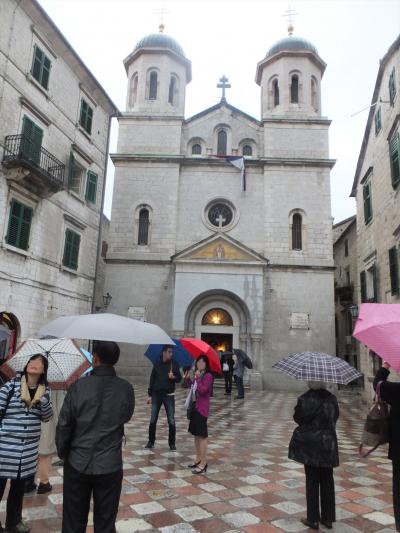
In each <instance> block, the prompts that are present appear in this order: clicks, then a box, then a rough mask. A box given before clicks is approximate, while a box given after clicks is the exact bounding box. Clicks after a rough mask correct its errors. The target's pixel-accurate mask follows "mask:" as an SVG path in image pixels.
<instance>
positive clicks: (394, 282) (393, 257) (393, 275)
mask: <svg viewBox="0 0 400 533" xmlns="http://www.w3.org/2000/svg"><path fill="white" fill-rule="evenodd" d="M389 270H390V288H391V291H392V294H393V295H394V294H399V258H398V253H397V248H396V247H395V246H393V248H390V250H389Z"/></svg>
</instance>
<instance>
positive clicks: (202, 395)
mask: <svg viewBox="0 0 400 533" xmlns="http://www.w3.org/2000/svg"><path fill="white" fill-rule="evenodd" d="M185 379H186V381H187V382H188V384H189V385H191V386H192V390H193V394H194V401H195V406H194V409H193V410H192V415H191V418H190V422H189V429H188V431H189V432H190V433H191V434H192V435H193V436H194V444H195V449H196V460H195V462H194V463H193V464H192V465H189V468H192V472H193V474H204V473H206V472H207V467H208V465H207V447H208V428H207V418H208V413H209V409H210V396H211V393H212V385H213V380H214V378H213V376H212V374H211V373H210V369H209V361H208V357H207V356H206V355H201V356H200V357H198V359H197V360H196V365H195V373H194V379H190V378H189V375H188V373H186V374H185Z"/></svg>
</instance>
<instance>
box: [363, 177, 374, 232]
mask: <svg viewBox="0 0 400 533" xmlns="http://www.w3.org/2000/svg"><path fill="white" fill-rule="evenodd" d="M363 199H364V221H365V223H366V224H368V222H369V221H370V220H371V219H372V199H371V183H370V182H369V183H366V184H365V185H364V187H363Z"/></svg>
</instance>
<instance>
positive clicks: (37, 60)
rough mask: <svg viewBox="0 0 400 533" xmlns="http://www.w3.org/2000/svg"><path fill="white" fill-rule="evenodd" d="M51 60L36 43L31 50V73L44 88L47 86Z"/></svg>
mask: <svg viewBox="0 0 400 533" xmlns="http://www.w3.org/2000/svg"><path fill="white" fill-rule="evenodd" d="M50 68H51V61H50V59H49V58H48V57H47V56H46V54H45V53H44V52H43V50H41V49H40V48H39V47H38V46H37V45H36V44H35V47H34V51H33V61H32V68H31V74H32V76H33V77H34V78H35V80H36V81H38V82H39V83H40V85H41V86H42V87H43V88H44V89H46V90H47V89H48V88H49V77H50Z"/></svg>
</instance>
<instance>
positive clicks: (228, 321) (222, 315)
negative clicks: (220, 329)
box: [201, 308, 233, 326]
mask: <svg viewBox="0 0 400 533" xmlns="http://www.w3.org/2000/svg"><path fill="white" fill-rule="evenodd" d="M201 324H202V325H203V326H233V320H232V317H231V315H230V314H229V313H228V311H225V309H220V308H215V309H210V310H209V311H207V313H206V314H205V315H204V316H203V318H202V321H201Z"/></svg>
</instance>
